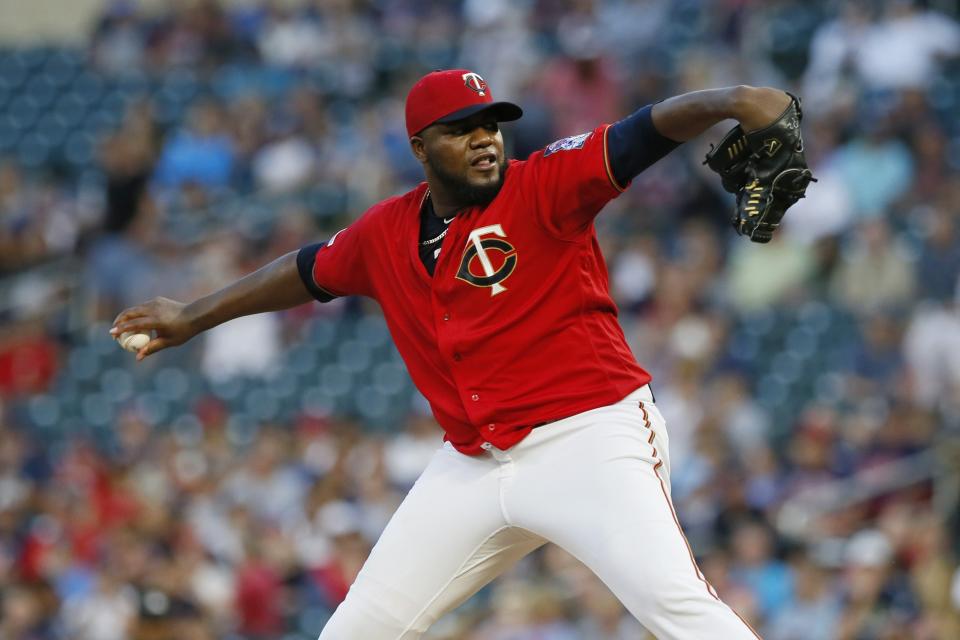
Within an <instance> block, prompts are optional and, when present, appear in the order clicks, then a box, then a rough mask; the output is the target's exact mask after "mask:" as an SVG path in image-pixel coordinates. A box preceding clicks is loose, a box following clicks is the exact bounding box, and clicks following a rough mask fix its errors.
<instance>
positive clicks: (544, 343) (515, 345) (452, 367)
mask: <svg viewBox="0 0 960 640" xmlns="http://www.w3.org/2000/svg"><path fill="white" fill-rule="evenodd" d="M606 135H607V126H606V125H603V126H600V127H598V128H597V129H595V130H594V131H592V132H589V133H585V134H582V135H579V136H573V137H570V138H565V139H563V140H558V141H557V142H554V143H553V144H551V145H549V146H548V147H547V148H546V149H544V150H542V151H538V152H536V153H534V154H532V155H531V156H530V157H529V158H528V159H527V160H526V161H516V160H511V161H510V164H509V168H508V170H507V172H506V178H505V181H504V184H503V187H502V189H501V190H500V192H499V193H498V194H497V196H496V197H495V198H494V199H493V201H492V202H490V204H489V205H487V206H486V207H474V208H471V209H467V210H464V211H461V212H460V213H459V214H458V215H457V217H456V219H455V220H454V221H453V222H452V223H451V224H450V226H449V228H448V231H447V235H446V237H445V238H444V240H443V244H442V248H441V252H440V255H439V258H438V260H437V265H436V268H435V271H434V275H433V277H430V275H429V274H428V273H427V270H426V268H425V267H424V265H423V263H422V262H421V260H420V257H419V254H418V251H417V249H418V234H419V229H420V211H421V208H422V207H423V205H424V200H425V199H426V196H427V193H428V190H427V184H426V183H423V184H421V185H420V186H418V187H417V188H416V189H414V190H412V191H410V192H409V193H406V194H404V195H402V196H398V197H394V198H389V199H387V200H384V201H383V202H380V203H378V204H376V205H374V206H373V207H371V208H370V209H369V210H368V211H367V212H366V213H365V214H364V215H363V216H361V217H360V218H359V219H358V220H357V221H356V222H354V223H353V224H352V225H350V226H349V227H347V228H346V229H344V230H342V231H340V232H339V233H337V234H336V235H335V236H333V237H332V238H331V239H330V241H329V242H328V243H327V244H326V245H325V246H323V247H322V248H320V249H319V250H318V251H317V254H316V257H315V261H314V266H313V279H314V282H315V284H316V285H317V286H318V287H319V288H321V289H323V290H324V291H328V292H330V293H331V294H332V295H336V296H343V295H354V294H356V295H365V296H369V297H371V298H374V299H375V300H377V301H378V302H379V303H380V305H381V307H382V308H383V313H384V316H385V318H386V322H387V326H388V327H389V329H390V332H391V334H392V336H393V340H394V342H395V343H396V345H397V349H398V350H399V352H400V355H401V356H402V357H403V360H404V362H406V365H407V369H408V370H409V372H410V376H411V377H412V378H413V382H414V384H416V385H417V388H418V389H419V390H420V391H421V393H423V395H424V396H425V397H426V398H427V400H428V401H429V402H430V406H431V408H432V410H433V414H434V417H435V418H436V419H437V422H439V423H440V425H441V426H442V427H443V428H444V430H445V431H446V436H445V438H446V439H447V440H449V441H450V442H451V443H452V444H453V445H454V446H455V447H456V448H457V449H458V450H459V451H461V452H463V453H466V454H471V455H476V454H478V453H480V451H481V446H482V445H483V443H484V442H490V443H491V444H493V445H495V446H496V447H497V448H499V449H508V448H509V447H511V446H513V445H514V444H516V443H517V442H519V441H520V440H522V439H523V438H524V437H525V436H526V435H527V434H528V433H530V430H531V429H532V428H533V427H534V426H536V425H538V424H541V423H544V422H549V421H552V420H557V419H560V418H565V417H568V416H571V415H574V414H577V413H580V412H582V411H586V410H589V409H594V408H597V407H601V406H604V405H608V404H611V403H613V402H616V401H617V400H620V399H622V398H623V397H625V396H626V395H628V394H629V393H630V392H631V391H633V390H634V389H636V388H638V387H640V386H643V385H644V384H646V383H647V382H649V381H650V379H651V378H650V375H649V374H648V373H647V372H646V371H644V369H643V368H641V367H640V365H638V364H637V362H636V359H635V358H634V356H633V354H632V353H631V352H630V348H629V347H628V346H627V343H626V339H625V338H624V335H623V330H622V329H621V328H620V325H619V323H618V322H617V307H616V305H615V304H614V302H613V300H612V299H611V297H610V293H609V291H608V280H607V269H606V265H605V263H604V260H603V256H602V255H601V253H600V247H599V244H598V243H597V237H596V232H595V230H594V227H593V219H594V217H595V216H596V215H597V213H598V212H599V211H600V209H601V208H603V206H604V205H605V204H606V203H607V202H608V201H609V200H611V199H613V198H614V197H616V196H617V195H618V194H619V193H620V192H621V191H622V189H621V187H620V186H619V185H617V184H616V182H615V180H614V178H613V174H612V173H611V172H610V166H609V161H608V158H607V147H606ZM545 428H549V427H545Z"/></svg>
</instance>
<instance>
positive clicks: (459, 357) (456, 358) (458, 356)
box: [453, 353, 463, 362]
mask: <svg viewBox="0 0 960 640" xmlns="http://www.w3.org/2000/svg"><path fill="white" fill-rule="evenodd" d="M453 359H454V360H456V361H457V362H460V361H461V360H463V357H461V355H460V354H459V353H455V354H453Z"/></svg>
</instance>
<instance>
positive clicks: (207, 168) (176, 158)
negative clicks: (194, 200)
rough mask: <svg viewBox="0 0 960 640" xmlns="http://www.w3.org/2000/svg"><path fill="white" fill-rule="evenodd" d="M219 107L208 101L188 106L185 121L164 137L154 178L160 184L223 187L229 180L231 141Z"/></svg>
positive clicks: (231, 164) (165, 186) (232, 165)
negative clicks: (188, 109)
mask: <svg viewBox="0 0 960 640" xmlns="http://www.w3.org/2000/svg"><path fill="white" fill-rule="evenodd" d="M224 125H225V122H224V117H223V111H222V109H221V107H220V106H219V105H218V104H216V103H215V102H212V101H201V102H199V103H197V104H195V105H193V106H192V107H191V108H190V113H189V115H188V117H187V125H186V127H185V128H183V129H182V130H180V131H178V132H176V133H175V134H173V135H172V136H171V137H170V139H168V140H167V141H166V143H165V144H164V146H163V150H162V151H161V152H160V158H159V160H158V161H157V168H156V171H155V173H154V180H155V181H156V183H157V185H158V186H160V187H163V188H177V187H180V186H182V185H184V184H185V183H195V184H199V185H202V186H204V187H223V186H226V185H228V184H229V183H230V180H231V178H232V176H233V168H234V156H235V152H234V145H233V141H232V140H231V139H230V136H229V134H228V132H227V130H226V129H225V126H224Z"/></svg>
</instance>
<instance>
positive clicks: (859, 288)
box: [831, 217, 915, 314]
mask: <svg viewBox="0 0 960 640" xmlns="http://www.w3.org/2000/svg"><path fill="white" fill-rule="evenodd" d="M914 280H915V279H914V260H913V256H912V255H910V253H909V252H908V251H907V248H906V247H905V246H903V244H902V243H901V242H899V241H898V240H897V239H896V238H895V237H893V236H892V235H891V233H890V228H889V227H888V225H887V223H886V221H885V220H884V219H883V218H880V217H878V218H871V219H869V220H867V221H865V222H863V223H861V224H860V225H859V227H858V228H857V233H856V235H855V236H853V238H852V239H851V242H850V244H849V245H848V246H847V247H846V250H845V251H844V253H843V255H842V257H841V260H840V264H839V266H838V267H837V270H836V271H835V272H834V274H833V282H832V283H831V291H832V293H833V298H834V301H835V302H836V303H837V304H839V305H841V306H845V307H847V308H849V309H850V310H852V311H854V312H856V313H860V314H868V313H872V312H875V311H878V310H880V309H890V308H899V307H901V306H904V305H906V304H907V303H908V302H909V301H910V299H911V296H912V295H913V294H914V286H915V282H914Z"/></svg>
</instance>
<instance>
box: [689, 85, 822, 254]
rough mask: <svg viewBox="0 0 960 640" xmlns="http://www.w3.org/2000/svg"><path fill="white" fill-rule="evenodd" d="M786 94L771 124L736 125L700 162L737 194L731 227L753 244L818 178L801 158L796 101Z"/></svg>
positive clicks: (777, 223)
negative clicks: (750, 128) (755, 126)
mask: <svg viewBox="0 0 960 640" xmlns="http://www.w3.org/2000/svg"><path fill="white" fill-rule="evenodd" d="M790 98H791V101H790V104H789V105H788V106H787V108H786V109H784V111H783V113H782V114H780V116H779V117H778V118H777V119H776V120H774V121H773V122H772V123H771V124H769V125H768V126H766V127H764V128H763V129H758V130H756V131H751V132H749V133H746V132H744V130H743V129H742V128H741V127H740V125H737V126H735V127H734V128H733V129H731V130H730V131H728V132H727V134H726V135H725V136H724V137H723V138H722V139H721V140H720V143H719V144H718V145H717V146H715V147H714V146H713V145H711V149H710V152H709V153H708V154H707V157H706V160H704V164H706V165H707V166H708V167H710V168H711V169H712V170H713V171H715V172H716V173H718V174H719V175H720V181H721V183H722V184H723V188H724V189H726V190H727V191H729V192H730V193H734V194H736V196H737V207H736V212H735V214H734V216H733V220H732V222H733V227H734V229H736V230H737V233H739V234H741V235H745V236H747V237H749V238H750V239H751V240H753V241H754V242H769V241H770V238H772V237H773V232H774V231H775V230H776V228H777V227H778V226H780V220H781V219H782V218H783V214H784V213H786V211H787V209H789V208H790V207H792V206H793V205H794V204H796V202H797V200H799V199H800V198H802V197H804V194H805V193H806V191H807V185H809V184H810V183H811V182H816V178H814V177H813V174H812V173H811V172H810V169H809V168H807V161H806V159H805V158H804V156H803V138H802V137H801V134H800V120H801V119H802V118H803V112H802V111H801V110H800V100H799V98H797V97H796V96H794V95H792V94H790Z"/></svg>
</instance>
